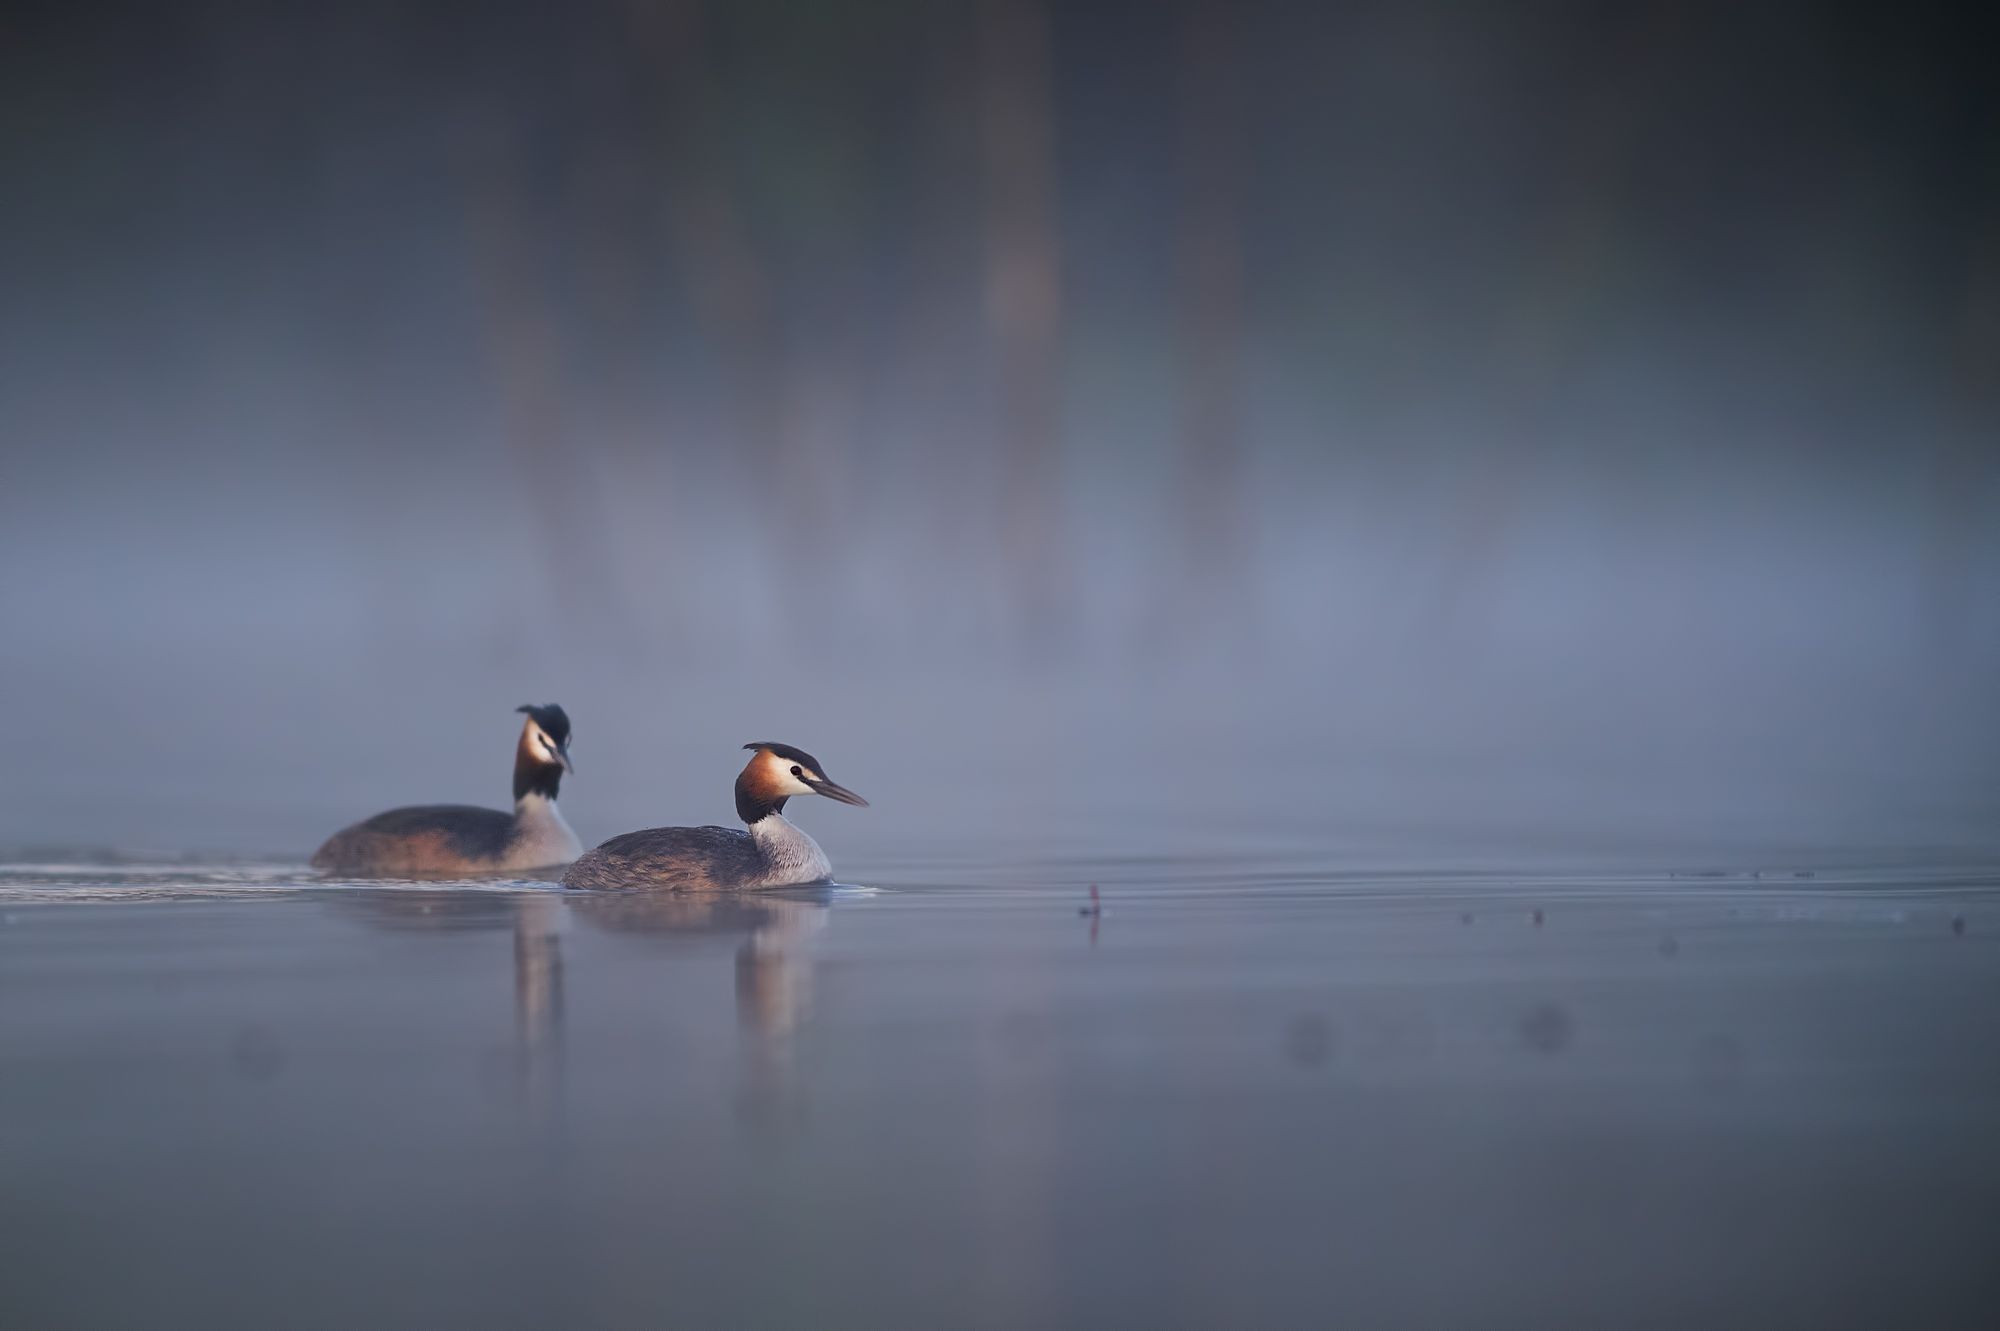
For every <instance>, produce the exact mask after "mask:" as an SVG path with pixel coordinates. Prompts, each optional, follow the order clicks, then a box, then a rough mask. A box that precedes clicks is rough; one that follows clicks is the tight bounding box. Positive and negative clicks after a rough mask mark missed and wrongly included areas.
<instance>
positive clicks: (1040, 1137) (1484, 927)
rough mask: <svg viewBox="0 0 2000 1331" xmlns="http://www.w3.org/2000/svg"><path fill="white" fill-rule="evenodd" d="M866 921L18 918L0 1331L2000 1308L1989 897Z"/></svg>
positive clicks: (1546, 899)
mask: <svg viewBox="0 0 2000 1331" xmlns="http://www.w3.org/2000/svg"><path fill="white" fill-rule="evenodd" d="M843 869H845V870H847V876H848V877H849V878H850V879H851V880H852V881H853V882H855V883H866V884H867V886H850V887H842V888H837V889H832V890H826V891H812V892H796V893H779V894H768V895H763V896H758V897H754V898H735V899H725V900H687V899H682V900H671V899H670V900H663V901H661V900H644V899H639V900H635V899H631V898H620V897H598V896H587V895H575V894H571V895H568V896H566V895H564V894H562V893H560V892H558V891H555V890H552V889H551V888H550V887H549V886H548V885H546V884H539V883H528V882H520V883H512V882H510V883H499V884H494V883H485V884H425V885H421V886H419V885H400V886H388V887H380V886H378V887H368V886H362V885H356V884H338V883H333V884H329V883H323V882H320V881H319V880H317V879H315V878H314V877H313V876H311V875H310V874H309V873H307V872H306V871H304V870H303V869H301V868H299V867H298V866H295V865H283V864H261V865H228V866H214V865H187V864H153V865H147V864H126V865H121V866H115V867H87V866H86V867H78V866H72V865H62V864H38V865H15V866H11V867H8V868H6V869H4V870H0V1245H3V1246H0V1250H4V1251H5V1252H6V1253H7V1254H8V1260H7V1263H6V1268H7V1269H6V1279H5V1282H4V1284H3V1285H0V1314H4V1316H0V1321H4V1322H5V1323H6V1324H7V1325H9V1326H21V1327H29V1326H35V1327H40V1326H58V1325H61V1326H72V1325H73V1326H110V1325H188V1326H205V1327H215V1326H245V1327H251V1326H255V1327H269V1326H279V1325H282V1326H288V1327H317V1326H325V1327H354V1326H391V1325H397V1326H437V1325H474V1324H478V1325H485V1326H489V1327H512V1326H519V1327H529V1326H561V1325H586V1324H596V1325H682V1326H701V1325H786V1324H806V1323H810V1324H814V1325H836V1326H841V1325H854V1326H888V1325H896V1326H946V1325H976V1326H994V1327H1003V1326H1004V1327H1017V1326H1028V1325H1067V1326H1100V1325H1132V1326H1187V1327H1215V1326H1233V1327H1243V1326H1305V1325H1312V1326H1325V1325H1348V1326H1443V1325H1481V1326H1519V1327H1550V1326H1610V1325H1617V1326H1628V1327H1629V1326H1663V1327H1664V1326H1691V1325H1710V1326H1714V1325H1742V1326H1759V1327H1768V1326H1776V1325H1799V1326H1807V1325H1811V1326H1864V1325H1885V1324H1893V1325H1905V1326H1917V1325H1966V1326H1973V1325H1986V1324H1988V1322H1987V1318H1988V1317H1989V1316H1990V1314H1991V1310H1992V1308H1993V1307H1994V1306H1995V1302H1994V1299H1995V1296H1996V1295H2000V1274H1996V1268H1995V1266H1994V1264H1993V1262H1992V1260H1991V1242H1992V1239H1993V1237H1994V1235H1995V1234H1996V1233H2000V1135H1997V1134H1995V1132H1994V1131H1993V1125H1994V1124H1995V1123H1996V1122H2000V875H1996V874H1995V873H1994V872H1992V871H1990V870H1988V869H1985V868H1982V867H1980V866H1979V865H1977V864H1967V863H1962V862H1961V863H1955V864H1951V865H1945V866H1938V865H1922V864H1904V865H1901V866H1899V867H1885V866H1884V865H1883V864H1881V863H1873V864H1867V865H1862V866H1859V867H1854V866H1850V867H1845V868H1842V867H1838V866H1835V867H1828V866H1815V865H1809V864H1803V863H1789V862H1788V863H1763V864H1755V865H1748V866H1730V867H1724V868H1716V867H1714V866H1712V865H1707V864H1694V865H1690V866H1689V867H1688V868H1686V869H1685V870H1683V871H1680V872H1656V871H1652V870H1650V869H1649V871H1648V872H1645V873H1636V874H1635V873H1625V874H1620V873H1612V872H1588V873H1585V872H1574V871H1565V872H1561V873H1536V874H1527V873H1513V872H1500V871H1486V872H1471V871H1454V872H1451V873H1437V872H1425V871H1421V870H1412V869H1403V870H1400V871H1397V872H1387V871H1380V870H1356V869H1351V868H1345V869H1340V870H1334V869H1329V868H1326V867H1324V866H1316V865H1315V864H1313V863H1312V862H1311V859H1310V857H1309V856H1306V855H1302V854H1286V855H1282V856H1281V855H1271V856H1268V857H1263V858H1259V857H1257V856H1254V855H1236V854H1232V855H1229V856H1226V857H1216V858H1213V859H1202V858H1199V857H1194V858H1172V859H1160V860H1147V859H1124V860H1121V859H1118V858H1115V857H1111V856H1088V857H1086V856H1081V855H1078V856H1072V857H1068V858H1065V857H1064V856H1062V855H1059V854H1051V853H1047V852H1045V851H1043V852H1030V851H1025V850H1022V849H1021V848H1018V847H1017V848H1013V849H1012V850H1008V849H1006V848H994V850H993V852H992V853H991V854H988V855H985V856H977V855H971V854H966V855H963V856H960V857H958V858H955V859H954V860H953V861H951V862H950V863H947V862H945V861H944V860H942V859H939V860H936V861H933V862H931V863H928V864H926V863H919V862H915V861H907V862H903V863H899V864H890V863H884V864H880V865H874V866H870V865H868V864H859V865H856V866H853V867H852V868H850V867H849V866H846V865H843ZM1092 883H1096V884H1098V885H1099V886H1100V891H1101V903H1102V909H1101V913H1099V914H1088V913H1085V912H1087V910H1088V907H1089V900H1090V898H1089V896H1088V888H1089V886H1090V885H1091V884H1092Z"/></svg>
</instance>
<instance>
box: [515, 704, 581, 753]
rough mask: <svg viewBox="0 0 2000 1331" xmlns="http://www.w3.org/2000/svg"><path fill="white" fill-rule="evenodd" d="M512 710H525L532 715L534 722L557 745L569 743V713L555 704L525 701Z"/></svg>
mask: <svg viewBox="0 0 2000 1331" xmlns="http://www.w3.org/2000/svg"><path fill="white" fill-rule="evenodd" d="M514 710H515V711H517V712H526V713H527V714H528V715H529V716H532V717H534V718H535V724H536V725H538V726H540V727H541V728H542V729H543V730H545V731H547V732H548V736H549V738H550V739H552V740H554V741H555V742H556V744H557V746H558V747H560V746H561V745H564V744H567V743H569V713H568V712H565V711H564V710H563V709H562V708H560V707H558V706H557V705H556V704H554V703H552V702H545V703H543V704H542V705H541V706H540V707H537V706H535V705H534V704H533V703H526V704H523V705H522V706H520V707H516V708H515V709H514Z"/></svg>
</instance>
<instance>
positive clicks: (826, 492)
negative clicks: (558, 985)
mask: <svg viewBox="0 0 2000 1331" xmlns="http://www.w3.org/2000/svg"><path fill="white" fill-rule="evenodd" d="M1303 8H1304V7H1299V9H1298V10H1296V11H1295V10H1294V8H1293V7H1287V6H1262V7H1245V8H1238V7H1233V6H1203V5H1198V4H1197V5H1188V6H1183V7H1182V8H1181V9H1179V10H1176V11H1175V12H1174V14H1171V15H1156V14H1154V13H1153V12H1152V11H1151V10H1150V9H1144V10H1142V9H1140V8H1135V7H1121V6H1110V7H1096V6H1093V7H1087V8H1070V7H1050V8H1047V9H1044V8H1043V7H1041V6H1037V5H1033V4H1026V3H1013V4H988V5H985V6H968V7H964V8H959V7H954V6H939V7H931V6H900V7H899V6H895V5H890V6H886V7H879V8H878V9H874V10H870V11H869V14H868V16H867V17H865V18H864V17H862V16H860V15H858V14H852V13H850V14H848V15H846V16H845V17H843V18H842V19H840V20H838V21H836V20H834V19H831V18H826V17H816V16H815V15H813V14H810V13H807V12H805V11H804V10H800V9H796V8H795V7H788V6H783V5H766V6H732V7H728V8H727V9H724V8H712V7H707V6H699V5H680V6H645V5H637V6H626V7H619V6H605V7H589V8H586V9H585V10H583V11H579V12H577V13H575V14H572V15H569V16H567V17H564V18H562V19H557V18H555V17H553V16H549V17H545V18H539V19H528V18H516V19H503V18H500V17H498V16H493V15H483V14H482V15H480V16H478V18H477V20H476V21H473V20H469V19H463V18H458V17H453V16H451V15H449V14H447V13H442V12H440V13H437V14H433V15H429V16H414V15H405V14H403V13H401V12H400V11H399V10H397V9H396V8H394V7H390V6H371V5H361V6H347V7H343V8H342V10H341V12H340V13H338V14H329V13H319V12H316V11H314V10H311V9H309V8H307V7H285V6H280V7H277V8H275V9H271V10H269V11H267V12H266V13H264V14H263V15H261V16H238V15H224V14H223V13H222V12H221V11H209V10H199V9H198V10H190V11H185V12H182V13H178V14H176V15H174V16H165V15H155V14H150V13H148V14H137V13H134V14H132V15H128V16H127V17H128V19H129V20H130V21H129V22H125V23H116V24H114V23H105V24H101V25H100V24H90V25H85V24H82V23H80V22H78V21H76V20H74V19H72V18H70V17H67V16H65V15H64V14H62V13H59V12H57V11H55V10H49V11H46V12H43V13H39V14H35V13H30V14H28V15H27V16H25V17H24V18H23V19H21V20H20V21H19V23H18V24H17V26H16V29H15V39H14V40H11V41H9V42H8V43H7V44H6V47H7V49H6V53H5V54H4V55H0V83H4V86H5V88H6V92H5V93H4V94H0V96H4V97H5V99H6V102H5V105H6V108H7V122H6V123H7V125H8V128H9V131H10V132H9V133H8V134H7V135H6V136H5V137H4V140H0V166H4V169H5V171H6V173H7V176H8V178H9V179H11V180H14V181H16V182H20V184H21V185H22V186H23V187H22V188H17V189H16V190H13V191H10V193H11V194H12V196H13V197H12V198H11V200H10V205H9V207H8V209H7V210H6V214H5V216H4V218H0V242H4V243H0V265H4V267H0V274H4V279H5V284H6V290H7V296H6V299H5V300H4V302H0V446H4V449H5V456H4V464H0V465H4V477H0V609H4V622H5V624H6V625H7V631H6V633H5V634H4V635H0V671H4V678H5V680H6V686H7V692H8V695H9V697H10V699H11V700H12V705H11V707H10V717H9V735H10V739H9V746H10V749H11V751H13V752H15V753H16V754H19V755H23V758H22V759H21V760H18V761H16V762H13V763H10V764H9V765H8V768H7V772H6V775H5V777H4V778H0V779H4V781H5V783H6V785H5V789H4V802H3V807H4V809H5V814H4V819H0V846H6V847H13V848H17V849H19V848H26V847H34V846H51V845H53V846H72V847H101V848H118V847H148V848H164V849H174V850H189V849H202V850H206V851H224V852H237V853H246V854H265V853H281V854H303V853H305V852H306V851H309V850H310V848H311V846H312V845H313V844H314V843H315V842H316V841H317V839H318V838H319V837H320V836H321V835H323V834H324V833H325V832H326V831H327V830H330V829H331V828H332V827H334V826H337V825H339V824H340V823H342V822H344V821H347V820H348V819H350V818H351V817H353V816H357V815H359V814H362V813H365V812H368V811H370V810H373V809H376V808H380V807H385V806H387V805H390V804H395V803H401V802H407V801H413V800H435V799H454V800H468V801H475V802H482V803H497V802H500V801H501V800H502V799H503V798H504V795H505V786H504V781H505V777H506V772H505V768H506V761H507V745H508V733H507V731H508V721H507V711H508V709H510V708H512V707H513V706H515V705H517V704H519V703H521V702H525V701H530V700H533V701H545V700H558V701H561V702H562V703H564V704H565V705H566V706H567V707H568V708H569V709H570V711H571V713H572V715H573V716H574V717H575V718H576V723H577V733H578V741H577V756H578V759H579V765H580V767H581V771H580V774H579V775H578V776H577V777H576V778H575V779H574V780H573V781H572V782H571V783H570V785H569V786H568V787H567V788H566V790H565V807H566V808H567V809H568V810H569V811H570V814H571V819H572V821H573V822H574V823H575V824H576V826H577V827H578V829H579V831H580V832H581V833H582V834H583V835H584V837H585V840H586V842H588V841H591V840H593V839H595V838H596V837H599V836H603V835H609V834H611V833H613V832H616V831H619V830H623V829H625V828H628V827H631V826H636V825H643V824H647V823H657V822H662V821H682V820H693V821H706V820H718V821H723V820H726V819H727V818H728V816H729V805H728V800H727V787H728V781H729V780H730V778H731V774H732V772H733V770H734V765H735V759H734V757H733V756H732V755H733V753H734V751H735V747H736V746H737V745H740V744H741V743H743V742H745V741H747V740H752V739H763V738H776V739H782V740H786V741H789V742H794V743H799V744H802V745H805V746H807V747H809V748H811V749H812V750H813V751H814V752H815V753H817V754H819V755H820V756H821V757H822V758H823V759H824V760H825V761H826V762H827V764H828V765H829V767H830V769H831V770H832V771H833V772H834V773H836V774H837V775H838V777H839V779H841V780H843V781H846V782H848V783H850V784H852V785H853V786H854V787H855V788H856V789H859V790H862V791H863V792H864V793H866V794H868V795H869V796H870V797H871V799H873V800H874V801H875V804H876V808H875V810H873V811H870V812H868V813H866V814H860V815H855V816H852V817H849V816H848V811H844V810H842V811H835V810H819V809H815V810H813V818H814V830H815V831H816V832H817V833H819V834H821V835H822V837H823V839H824V840H825V841H826V842H827V843H828V844H829V845H830V846H836V847H844V848H848V849H849V850H850V858H852V856H853V855H854V854H859V855H861V856H862V857H864V858H865V857H866V856H867V855H869V854H879V855H883V856H889V855H893V854H894V853H895V852H896V851H897V850H898V849H899V848H904V847H911V846H918V845H922V844H925V843H935V844H943V845H949V844H950V843H951V842H952V841H953V840H954V839H956V838H963V837H967V836H972V837H979V836H991V835H1004V836H1017V835H1018V836H1029V837H1033V836H1050V837H1074V838H1078V839H1080V841H1082V842H1085V843H1087V842H1090V841H1091V840H1092V839H1093V838H1095V839H1096V840H1097V841H1098V842H1100V843H1102V844H1112V843H1119V844H1124V845H1126V846H1127V847H1128V848H1129V845H1130V844H1131V843H1132V842H1134V841H1137V842H1142V843H1146V844H1152V845H1159V846H1162V847H1175V846H1179V847H1186V846H1190V845H1201V844H1208V843H1211V842H1221V843H1225V844H1238V843H1242V844H1253V845H1254V844H1258V843H1260V842H1268V841H1269V840H1270V839H1271V838H1274V837H1277V836H1279V835H1280V832H1279V829H1287V831H1286V832H1285V835H1290V836H1296V837H1300V838H1303V839H1305V840H1308V841H1310V842H1312V843H1314V844H1316V845H1317V846H1318V847H1319V848H1320V849H1321V851H1322V852H1323V853H1325V854H1327V855H1329V856H1331V857H1333V858H1336V859H1353V860H1357V861H1360V862H1366V861H1369V860H1370V859H1371V858H1378V859H1390V860H1394V859H1405V858H1416V859H1424V858H1426V857H1431V858H1449V856H1450V854H1452V853H1457V852H1452V851H1449V850H1448V849H1447V848H1448V847H1459V848H1461V849H1462V850H1463V853H1466V854H1470V855H1475V856H1477V855H1481V854H1485V855H1490V856H1497V857H1500V858H1503V859H1505V858H1508V857H1510V856H1511V857H1517V858H1522V859H1538V858H1539V857H1541V856H1544V855H1558V856H1571V857H1578V856H1580V857H1583V858H1586V859H1588V858H1592V857H1594V856H1597V855H1599V854H1602V856H1603V857H1604V858H1606V859H1610V860H1616V859H1618V858H1619V857H1620V856H1621V855H1625V856H1634V857H1640V858H1646V859H1648V860H1651V859H1656V858H1664V859H1667V860H1678V859H1702V858H1707V857H1712V856H1717V855H1730V854H1739V855H1744V856H1750V857H1753V858H1754V857H1756V856H1759V855H1773V854H1794V853H1796V854H1798V855H1802V856H1806V857H1810V856H1811V855H1813V854H1815V853H1817V854H1834V853H1836V851H1839V850H1841V849H1842V848H1845V850H1847V851H1852V852H1855V853H1861V852H1863V851H1866V850H1868V849H1870V848H1874V849H1877V850H1879V849H1882V848H1889V847H1900V848H1905V849H1908V850H1910V851H1911V853H1913V854H1917V855H1919V856H1923V855H1932V854H1960V853H1971V852H1972V850H1974V849H1976V848H1978V847H1988V848H1990V846H1991V843H1992V829H1993V828H1995V827H2000V703H1996V701H1995V698H1996V691H1995V689H1994V687H1993V680H1994V679H1995V678H1996V670H1995V667H1996V665H2000V596H1995V595H1994V594H1993V593H1994V590H1995V586H1996V574H2000V523H1995V522H1994V521H1993V520H1992V518H1993V514H1994V507H1995V497H1996V493H2000V488H1996V467H1995V457H1994V450H1993V447H1992V440H1993V438H1994V437H1996V436H1995V433H1994V428H1993V427H1994V426H1995V424H1996V418H1995V415H1994V410H1993V401H1994V400H1993V397H1992V394H1991V391H1990V389H1991V380H1990V377H1989V374H1988V372H1989V371H1990V369H1991V367H1992V365H1993V364H1994V360H1993V354H1994V351H1995V343H1994V340H1993V336H1992V326H1993V321H1992V317H1991V315H1992V311H1993V309H1994V308H1995V306H1994V295H1993V293H1994V291H1995V281H1994V277H1993V268H1994V265H1993V261H1992V256H1991V252H1990V251H1991V246H1990V243H1988V242H1986V241H1984V240H1983V239H1982V237H1984V236H1986V235H1988V234H1989V233H1990V232H1992V231H1993V229H1994V228H1993V227H1992V226H1991V225H1990V223H1991V221H1992V219H1993V216H1994V213H1993V199H1994V198H1995V197H1996V194H1995V187H1994V184H1993V179H1992V177H1993V170H1992V167H1991V165H1990V158H1991V156H1992V154H1991V152H1990V147H1991V139H1990V137H1989V132H1990V129H1991V126H1992V123H1993V101H1994V99H1993V95H1992V93H1991V91H1990V90H1987V89H1985V87H1984V85H1983V83H1982V81H1981V80H1980V79H1979V78H1977V77H1975V75H1976V69H1975V68H1974V66H1973V65H1971V64H1969V63H1968V61H1969V59H1970V57H1969V56H1968V55H1966V54H1965V52H1966V51H1967V50H1969V49H1971V48H1973V47H1975V46H1976V43H1973V42H1969V41H1968V40H1966V34H1965V33H1964V32H1963V31H1961V30H1960V29H1959V28H1957V27H1954V21H1953V20H1952V19H1950V18H1949V17H1947V16H1945V14H1944V11H1938V12H1937V13H1930V12H1928V11H1925V12H1919V13H1915V14H1913V15H1912V16H1910V17H1909V18H1908V19H1907V20H1906V21H1904V22H1902V23H1900V24H1899V25H1898V26H1897V27H1896V28H1895V29H1894V31H1893V32H1891V33H1889V34H1886V35H1884V34H1880V33H1867V34H1864V33H1860V32H1858V31H1852V30H1849V29H1848V28H1846V27H1844V26H1842V25H1841V24H1839V23H1838V22H1837V21H1836V20H1835V19H1832V18H1829V17H1825V16H1822V15H1819V14H1817V13H1816V12H1814V13H1806V12H1804V11H1801V12H1800V13H1798V14H1794V15H1793V16H1792V18H1791V19H1789V20H1787V21H1784V22H1779V21H1778V20H1776V19H1772V18H1754V17H1752V16H1745V15H1733V14H1731V15H1723V14H1720V13H1718V14H1717V15H1712V16H1708V17H1697V18H1693V19H1689V20H1686V21H1685V22H1683V23H1681V24H1679V25H1675V24H1667V23H1662V22H1657V21H1656V20H1658V19H1660V18H1661V17H1662V16H1664V14H1665V10H1664V8H1662V7H1655V6H1639V7H1636V8H1634V9H1633V10H1632V11H1631V13H1630V14H1628V15H1626V16H1624V17H1614V16H1605V15H1599V14H1597V13H1596V11H1595V10H1594V9H1593V8H1591V7H1573V8H1572V9H1570V10H1568V11H1561V12H1559V11H1560V10H1561V7H1558V10H1551V11H1548V13H1547V15H1546V16H1544V17H1543V18H1541V19H1539V20H1535V21H1533V22H1529V21H1527V20H1523V19H1521V18H1520V16H1513V17H1502V16H1499V15H1494V16H1486V17H1475V16H1467V15H1465V14H1463V13H1460V12H1459V11H1457V10H1455V9H1446V8H1437V7H1425V6H1416V7H1395V8H1393V9H1391V8H1389V7H1384V8H1381V9H1376V10H1372V9H1369V8H1366V7H1363V8H1360V9H1356V10H1353V11H1351V12H1347V13H1344V14H1342V15H1339V16H1334V15H1320V16H1317V17H1314V16H1311V15H1307V14H1305V13H1304V12H1303ZM57 68H60V69H61V70H62V71H64V72H63V74H62V75H61V77H58V76H57V75H56V74H54V73H52V72H51V71H52V70H55V69H57ZM1696 72H1698V73H1699V77H1695V76H1694V75H1695V74H1696ZM837 858H838V856H837Z"/></svg>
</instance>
